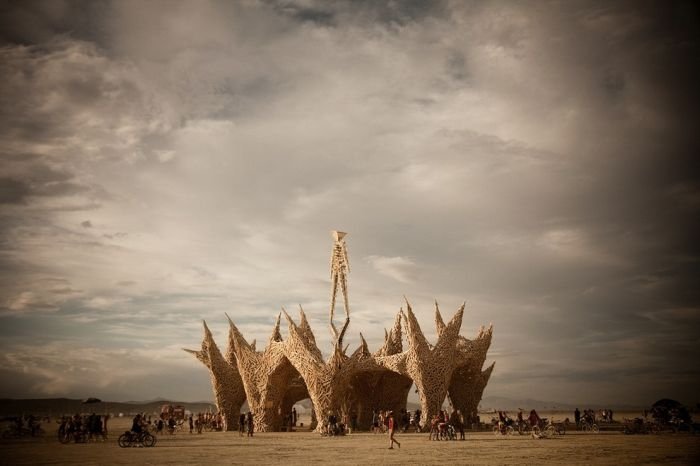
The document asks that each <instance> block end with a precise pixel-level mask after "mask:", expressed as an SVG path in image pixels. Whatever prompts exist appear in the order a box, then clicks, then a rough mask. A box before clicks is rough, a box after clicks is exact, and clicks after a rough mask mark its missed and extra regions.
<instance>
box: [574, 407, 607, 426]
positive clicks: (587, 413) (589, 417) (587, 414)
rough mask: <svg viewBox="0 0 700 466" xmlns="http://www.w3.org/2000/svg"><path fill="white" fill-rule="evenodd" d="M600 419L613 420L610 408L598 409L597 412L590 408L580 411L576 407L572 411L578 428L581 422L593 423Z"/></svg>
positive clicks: (604, 420)
mask: <svg viewBox="0 0 700 466" xmlns="http://www.w3.org/2000/svg"><path fill="white" fill-rule="evenodd" d="M597 419H600V420H602V421H603V422H613V411H612V409H600V410H598V414H597V415H596V412H595V411H594V410H592V409H584V410H583V412H581V411H580V410H579V409H578V408H576V410H575V411H574V422H576V427H577V428H580V427H581V424H583V423H586V424H595V422H596V420H597Z"/></svg>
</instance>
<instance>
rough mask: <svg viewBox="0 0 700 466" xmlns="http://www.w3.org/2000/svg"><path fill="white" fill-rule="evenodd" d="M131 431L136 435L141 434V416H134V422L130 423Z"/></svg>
mask: <svg viewBox="0 0 700 466" xmlns="http://www.w3.org/2000/svg"><path fill="white" fill-rule="evenodd" d="M131 431H132V432H134V433H136V434H140V433H141V432H143V425H142V421H141V414H137V415H136V416H134V420H133V422H132V423H131Z"/></svg>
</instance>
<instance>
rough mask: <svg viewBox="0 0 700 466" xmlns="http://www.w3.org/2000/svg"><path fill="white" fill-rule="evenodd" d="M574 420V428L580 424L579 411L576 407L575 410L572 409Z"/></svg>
mask: <svg viewBox="0 0 700 466" xmlns="http://www.w3.org/2000/svg"><path fill="white" fill-rule="evenodd" d="M574 422H575V423H576V428H577V429H578V427H579V426H580V425H581V411H579V410H578V408H576V411H574Z"/></svg>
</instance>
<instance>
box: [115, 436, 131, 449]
mask: <svg viewBox="0 0 700 466" xmlns="http://www.w3.org/2000/svg"><path fill="white" fill-rule="evenodd" d="M117 443H118V444H119V446H120V447H122V448H126V447H128V446H129V445H130V444H131V436H130V435H127V434H121V435H120V436H119V438H118V439H117Z"/></svg>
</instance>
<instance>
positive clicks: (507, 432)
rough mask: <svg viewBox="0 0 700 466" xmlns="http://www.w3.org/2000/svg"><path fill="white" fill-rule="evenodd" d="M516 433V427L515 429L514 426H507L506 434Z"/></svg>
mask: <svg viewBox="0 0 700 466" xmlns="http://www.w3.org/2000/svg"><path fill="white" fill-rule="evenodd" d="M514 433H515V429H513V426H508V427H506V435H513V434H514Z"/></svg>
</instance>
